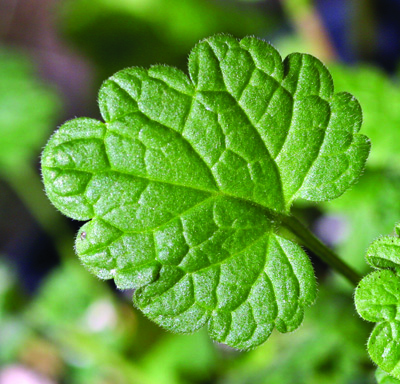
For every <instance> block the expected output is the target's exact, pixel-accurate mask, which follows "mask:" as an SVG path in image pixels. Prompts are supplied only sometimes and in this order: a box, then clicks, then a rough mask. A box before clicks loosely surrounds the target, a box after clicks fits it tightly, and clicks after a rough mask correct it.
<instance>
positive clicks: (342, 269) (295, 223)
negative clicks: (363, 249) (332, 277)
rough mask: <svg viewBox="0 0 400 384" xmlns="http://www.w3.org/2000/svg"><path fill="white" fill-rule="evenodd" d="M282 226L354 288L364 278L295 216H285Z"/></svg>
mask: <svg viewBox="0 0 400 384" xmlns="http://www.w3.org/2000/svg"><path fill="white" fill-rule="evenodd" d="M282 224H283V225H284V226H285V227H286V228H287V229H289V230H290V231H291V232H292V233H293V234H294V235H295V236H296V237H297V238H298V239H299V240H300V242H301V244H302V245H303V246H305V247H306V248H308V249H309V250H310V251H312V252H314V253H315V254H316V255H317V256H318V257H319V258H320V259H321V260H323V261H324V262H325V263H327V264H328V265H329V266H331V267H332V268H333V269H334V270H336V271H337V272H339V273H340V274H341V275H343V276H344V277H345V278H346V279H347V280H348V281H350V282H351V283H352V284H353V285H354V286H357V284H358V283H359V281H360V280H361V278H362V276H360V275H359V274H358V273H357V272H356V271H355V270H354V269H353V268H352V267H350V266H349V265H348V264H346V263H345V262H344V261H343V260H341V259H340V258H339V257H338V256H337V255H336V254H335V252H333V251H332V250H331V249H330V248H328V247H327V246H326V245H325V244H324V243H322V242H321V240H319V239H318V238H317V237H316V236H315V235H314V234H313V233H312V232H311V231H310V230H309V229H308V228H306V227H305V226H304V225H303V224H302V223H301V222H300V221H299V220H298V219H296V218H295V217H294V216H285V217H283V218H282Z"/></svg>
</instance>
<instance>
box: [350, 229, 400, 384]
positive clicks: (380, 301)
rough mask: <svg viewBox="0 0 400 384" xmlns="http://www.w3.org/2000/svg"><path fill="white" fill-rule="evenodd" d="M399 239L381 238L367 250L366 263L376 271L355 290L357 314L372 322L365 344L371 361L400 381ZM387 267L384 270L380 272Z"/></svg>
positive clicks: (365, 278)
mask: <svg viewBox="0 0 400 384" xmlns="http://www.w3.org/2000/svg"><path fill="white" fill-rule="evenodd" d="M398 244H399V238H397V237H389V236H387V237H382V238H380V239H378V240H376V241H375V242H373V243H372V244H371V246H370V248H369V249H368V251H367V261H368V262H369V263H370V264H371V265H372V266H373V267H375V268H379V269H378V270H377V271H374V272H372V273H370V274H369V275H367V276H366V277H364V278H363V279H362V280H361V282H360V284H359V285H358V287H357V289H356V294H355V304H356V308H357V311H358V313H359V314H360V316H361V317H363V318H364V319H365V320H367V321H371V322H376V323H377V324H376V326H375V328H374V330H373V331H372V333H371V336H370V338H369V341H368V352H369V354H370V356H371V358H372V360H373V361H374V362H375V363H376V364H377V365H378V366H379V367H380V368H382V369H383V370H384V371H386V372H388V373H389V374H390V375H392V376H394V377H396V378H397V379H400V312H399V309H400V276H399V274H398V265H399V261H400V252H399V246H398ZM383 268H387V269H383Z"/></svg>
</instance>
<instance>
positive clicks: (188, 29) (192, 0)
mask: <svg viewBox="0 0 400 384" xmlns="http://www.w3.org/2000/svg"><path fill="white" fill-rule="evenodd" d="M89 8H90V12H88V9H89ZM61 14H62V17H61V23H62V27H63V31H64V33H65V35H66V36H67V37H68V38H69V39H70V40H71V41H72V42H73V43H74V44H75V46H76V47H78V48H79V49H80V50H81V51H83V52H84V53H86V54H87V55H88V57H89V58H90V59H91V60H92V61H93V62H94V63H95V64H96V67H97V70H98V75H99V78H100V79H101V80H104V79H105V78H107V77H108V76H111V75H112V74H113V73H115V72H116V71H118V70H120V69H122V68H124V67H131V66H143V67H149V66H150V65H154V64H158V63H165V64H168V65H172V66H176V67H178V68H181V69H183V70H186V63H187V54H188V52H189V51H190V49H191V48H192V47H193V46H194V44H195V43H197V42H198V41H199V40H201V39H204V38H206V37H209V36H210V35H213V34H215V33H218V32H224V33H230V34H232V35H235V36H237V37H243V36H245V35H253V34H257V35H259V34H260V33H263V32H265V31H266V30H270V29H271V28H272V27H274V26H276V25H277V22H278V20H276V18H275V19H274V18H272V17H271V16H270V15H268V14H265V13H264V14H263V13H261V12H260V11H258V9H257V8H256V7H252V6H250V5H245V4H239V3H235V2H232V1H224V2H218V1H212V0H185V1H182V0H69V1H66V2H65V5H64V6H63V9H62V12H61Z"/></svg>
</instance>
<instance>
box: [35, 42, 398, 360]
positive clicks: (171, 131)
mask: <svg viewBox="0 0 400 384" xmlns="http://www.w3.org/2000/svg"><path fill="white" fill-rule="evenodd" d="M189 74H190V78H188V77H187V76H186V75H185V74H183V73H182V72H181V71H179V70H177V69H174V68H171V67H167V66H154V67H151V68H150V69H149V70H144V69H140V68H129V69H125V70H122V71H120V72H118V73H116V74H115V75H114V76H112V77H111V78H110V79H109V80H107V81H106V82H104V84H103V86H102V87H101V89H100V94H99V104H100V110H101V114H102V116H103V119H104V121H105V122H104V123H103V122H100V121H97V120H94V119H89V118H80V119H75V120H71V121H69V122H67V123H65V124H64V125H63V126H62V127H61V128H60V129H59V130H58V131H57V132H56V133H55V134H54V135H53V137H52V138H51V139H50V141H49V143H48V144H47V146H46V148H45V150H44V152H43V156H42V173H43V179H44V183H45V187H46V192H47V194H48V196H49V198H50V200H51V201H52V203H53V204H54V205H55V206H56V207H57V208H58V209H59V210H60V211H61V212H63V213H64V214H66V215H67V216H69V217H71V218H73V219H77V220H89V222H88V223H86V224H85V225H84V226H83V227H82V228H81V229H80V231H79V233H78V236H77V239H76V251H77V253H78V256H79V257H80V259H81V261H82V263H83V264H84V265H85V266H86V267H87V268H88V269H89V270H90V271H91V272H93V273H94V274H95V275H97V276H98V277H100V278H102V279H114V281H115V283H116V285H117V287H118V288H121V289H127V288H133V289H135V292H134V297H133V300H134V303H135V305H136V306H137V307H138V308H140V309H141V310H142V311H143V312H144V313H145V314H146V315H147V316H148V317H149V318H151V319H152V320H153V321H155V322H156V323H158V324H159V325H161V326H163V327H164V328H166V329H169V330H172V331H175V332H182V333H187V332H193V331H195V330H197V329H199V328H201V327H203V326H205V325H207V326H208V331H209V333H210V335H211V337H212V338H213V339H214V340H216V341H219V342H222V343H225V344H228V345H230V346H233V347H235V348H239V349H250V348H253V347H255V346H257V345H259V344H261V343H263V342H264V341H265V340H266V339H267V338H268V337H269V335H270V333H271V332H272V330H273V329H274V328H276V329H277V330H278V331H280V332H289V331H293V330H295V329H296V328H298V326H299V325H300V324H301V322H302V320H303V315H304V309H305V308H306V307H308V306H309V305H311V304H312V303H313V302H314V300H315V296H316V284H315V277H314V273H313V269H312V266H311V263H310V261H309V259H308V256H307V255H306V253H305V252H304V251H303V249H302V248H301V246H300V245H303V246H305V247H306V248H307V249H309V250H311V251H312V252H314V253H315V254H316V255H317V256H318V257H320V258H321V259H322V260H324V261H325V262H327V263H328V264H330V265H331V266H332V267H333V268H334V269H336V270H337V271H338V272H340V273H341V274H342V275H343V276H345V277H346V278H347V279H348V280H349V281H350V282H352V283H353V284H357V283H358V281H359V280H360V279H361V277H360V276H358V274H357V273H356V272H355V271H353V270H352V269H351V268H350V267H349V266H348V265H347V264H345V263H344V262H343V261H341V260H340V259H339V258H338V257H337V256H336V255H335V254H334V253H333V252H332V251H331V250H330V249H329V248H327V247H326V246H325V245H324V244H323V243H321V242H320V241H319V240H318V239H317V238H316V237H315V236H314V235H313V234H312V233H311V232H310V231H309V230H308V229H307V228H306V227H305V226H304V225H302V224H301V223H300V221H299V220H298V219H296V218H295V217H294V216H293V215H292V214H291V210H290V209H291V206H292V204H293V202H295V201H296V200H297V199H304V200H308V201H314V202H318V201H324V200H331V199H334V198H336V197H338V196H340V195H341V194H343V193H344V192H345V191H346V190H347V189H348V188H349V187H350V186H351V185H352V184H354V183H355V182H356V181H357V180H358V178H359V176H360V174H361V173H362V171H363V169H364V166H365V162H366V159H367V157H368V154H369V150H370V144H369V140H368V139H367V137H366V136H364V135H361V134H359V133H358V131H359V130H360V127H361V122H362V114H361V108H360V106H359V104H358V102H357V100H356V99H355V98H354V97H353V96H352V95H350V94H348V93H344V92H340V93H334V89H333V82H332V78H331V76H330V74H329V72H328V70H327V69H326V68H325V67H324V65H323V64H322V63H321V62H320V61H318V60H317V59H316V58H314V57H313V56H310V55H305V54H298V53H295V54H291V55H289V56H288V57H287V58H286V59H285V60H284V61H282V59H281V57H280V56H279V54H278V52H277V51H276V50H275V49H274V48H273V47H271V46H270V45H269V44H267V43H265V42H263V41H261V40H258V39H255V38H245V39H242V40H240V41H237V40H235V39H234V38H232V37H230V36H225V35H217V36H214V37H211V38H209V39H206V40H204V41H202V42H200V43H199V44H198V45H197V46H196V47H195V48H194V49H193V51H192V52H191V54H190V57H189ZM380 266H381V267H382V266H383V267H387V266H388V265H387V264H384V265H383V264H382V265H381V264H380ZM390 267H392V265H390ZM385 273H386V272H385ZM387 273H392V272H387ZM367 278H368V277H367ZM363 281H364V280H363ZM363 284H364V283H363V282H362V283H361V287H362V286H363ZM361 291H362V289H361V288H358V290H357V292H358V293H357V295H359V292H361ZM357 297H358V296H357ZM383 368H385V367H383Z"/></svg>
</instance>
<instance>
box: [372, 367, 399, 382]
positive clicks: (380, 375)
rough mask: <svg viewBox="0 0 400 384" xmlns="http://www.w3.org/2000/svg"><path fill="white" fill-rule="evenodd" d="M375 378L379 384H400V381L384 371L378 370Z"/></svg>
mask: <svg viewBox="0 0 400 384" xmlns="http://www.w3.org/2000/svg"><path fill="white" fill-rule="evenodd" d="M375 377H376V380H377V382H378V384H400V380H398V379H395V378H394V377H392V376H390V375H389V374H388V373H387V372H385V371H384V370H383V369H381V368H378V369H377V370H376V372H375Z"/></svg>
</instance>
